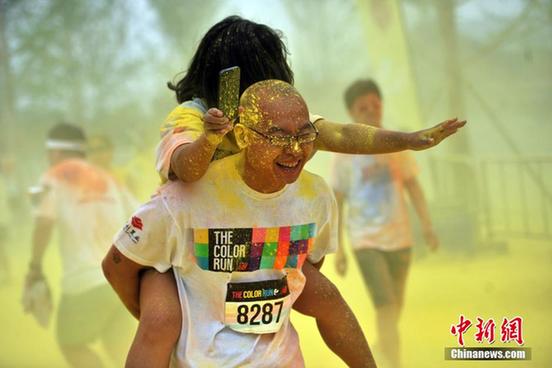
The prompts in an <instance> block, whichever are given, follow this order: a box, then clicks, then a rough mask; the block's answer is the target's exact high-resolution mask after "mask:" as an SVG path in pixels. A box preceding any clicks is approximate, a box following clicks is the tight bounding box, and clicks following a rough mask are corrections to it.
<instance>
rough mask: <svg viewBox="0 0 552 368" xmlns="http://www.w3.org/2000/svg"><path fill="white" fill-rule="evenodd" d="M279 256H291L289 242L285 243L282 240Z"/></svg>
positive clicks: (279, 244)
mask: <svg viewBox="0 0 552 368" xmlns="http://www.w3.org/2000/svg"><path fill="white" fill-rule="evenodd" d="M276 254H277V255H278V256H287V255H288V254H289V240H287V241H283V240H281V239H280V241H279V242H278V252H277V253H276Z"/></svg>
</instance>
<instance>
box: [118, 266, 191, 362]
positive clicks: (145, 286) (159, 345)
mask: <svg viewBox="0 0 552 368" xmlns="http://www.w3.org/2000/svg"><path fill="white" fill-rule="evenodd" d="M181 326H182V311H181V308H180V301H179V299H178V290H177V289H176V281H175V279H174V274H173V272H172V270H169V271H167V272H165V273H159V272H157V271H155V270H148V271H146V272H144V274H143V275H142V277H141V281H140V322H139V325H138V330H137V332H136V336H135V337H134V341H133V343H132V346H131V347H130V351H129V353H128V357H127V362H126V367H129V368H139V367H149V368H155V367H159V368H161V367H163V368H166V367H168V366H169V362H170V359H171V354H172V351H173V349H174V347H175V345H176V342H177V340H178V337H179V336H180V329H181Z"/></svg>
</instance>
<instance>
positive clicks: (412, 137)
mask: <svg viewBox="0 0 552 368" xmlns="http://www.w3.org/2000/svg"><path fill="white" fill-rule="evenodd" d="M465 124H466V121H465V120H463V121H460V120H458V119H457V118H454V119H450V120H446V121H444V122H442V123H440V124H437V125H436V126H434V127H433V128H429V129H423V130H419V131H417V132H412V133H405V132H397V131H392V130H387V129H382V128H376V127H373V126H370V125H365V124H353V123H350V124H341V123H334V122H331V121H328V120H325V119H322V120H318V121H317V122H316V127H317V128H318V130H319V131H320V135H319V138H318V140H317V142H316V148H317V149H320V150H323V151H330V152H340V153H354V154H379V153H391V152H398V151H404V150H407V149H411V150H415V151H419V150H424V149H428V148H431V147H433V146H436V145H437V144H439V143H440V142H441V141H442V140H443V139H445V138H446V137H448V136H449V135H451V134H454V133H456V131H457V130H458V129H460V128H462V127H463V126H464V125H465Z"/></svg>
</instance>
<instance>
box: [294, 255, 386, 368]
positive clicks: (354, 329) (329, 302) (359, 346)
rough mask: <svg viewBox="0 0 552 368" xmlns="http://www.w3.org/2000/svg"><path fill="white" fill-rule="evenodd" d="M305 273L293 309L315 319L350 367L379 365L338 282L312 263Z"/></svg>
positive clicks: (325, 336) (324, 335)
mask: <svg viewBox="0 0 552 368" xmlns="http://www.w3.org/2000/svg"><path fill="white" fill-rule="evenodd" d="M320 265H321V264H320V263H319V264H317V266H320ZM303 273H304V275H305V277H306V278H307V281H306V284H305V287H304V289H303V292H302V293H301V295H300V296H299V298H298V299H297V300H296V301H295V303H294V304H293V309H295V310H296V311H298V312H299V313H302V314H305V315H307V316H310V317H314V318H316V325H317V326H318V331H319V332H320V335H321V336H322V339H323V340H324V342H325V343H326V345H328V347H329V348H330V349H331V350H332V351H333V352H334V353H335V354H336V355H337V356H339V357H340V358H341V359H342V360H343V361H344V362H345V363H346V364H347V365H348V366H349V367H376V362H375V361H374V358H373V356H372V352H371V351H370V347H369V346H368V342H367V341H366V337H364V334H363V332H362V329H361V327H360V325H359V323H358V321H357V319H356V317H355V315H354V314H353V312H352V311H351V309H350V308H349V306H348V305H347V302H345V300H344V299H343V297H342V296H341V294H340V293H339V291H338V290H337V288H336V287H335V285H334V284H333V283H332V282H331V281H330V280H329V279H327V278H326V277H325V276H324V275H323V274H322V273H321V272H320V271H318V269H317V268H316V267H315V266H313V265H312V264H310V263H309V262H305V264H304V265H303Z"/></svg>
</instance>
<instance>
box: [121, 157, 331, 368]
mask: <svg viewBox="0 0 552 368" xmlns="http://www.w3.org/2000/svg"><path fill="white" fill-rule="evenodd" d="M242 156H243V154H238V155H233V156H230V157H227V158H224V159H221V160H218V161H216V162H214V163H212V164H211V166H210V167H209V169H208V170H207V173H206V174H205V175H204V176H203V177H202V178H201V179H200V180H199V181H197V182H195V183H189V184H185V183H182V182H180V181H175V182H169V183H167V184H165V185H163V186H162V187H161V188H160V191H159V194H158V195H157V196H155V197H153V198H152V200H151V201H150V202H148V203H146V204H145V205H143V206H142V207H140V208H139V209H138V211H137V212H136V213H135V214H134V216H133V217H132V218H131V220H130V221H129V223H128V224H127V225H126V226H125V227H124V229H123V230H122V231H121V232H119V234H118V235H117V236H116V238H115V242H114V244H115V246H116V247H117V248H118V249H119V250H120V251H121V252H122V253H123V254H124V255H125V256H127V257H128V258H130V259H131V260H133V261H135V262H137V263H140V264H143V265H148V266H152V267H155V268H156V269H157V270H158V271H160V272H164V271H166V270H167V269H169V268H170V267H171V266H172V267H173V269H174V272H175V276H176V280H177V285H178V291H179V297H180V302H181V305H182V310H183V323H182V326H183V329H182V331H181V336H180V340H179V342H178V345H177V349H176V352H175V355H174V356H173V366H178V367H235V366H240V367H295V366H299V367H301V366H303V365H304V363H303V358H302V354H301V351H300V348H299V341H298V336H297V332H296V331H295V329H294V328H293V326H292V325H291V323H290V322H289V311H290V309H291V305H292V304H293V302H294V301H295V300H296V299H297V297H298V295H299V294H300V293H301V291H302V290H303V287H304V285H305V277H304V275H303V273H302V271H301V268H300V267H301V265H302V263H303V262H304V261H305V260H306V259H308V260H309V261H311V262H312V263H316V262H319V261H320V260H321V259H322V258H323V257H324V256H325V255H326V254H328V253H330V252H334V251H335V250H336V248H337V231H336V230H337V226H336V225H337V211H336V203H335V199H334V196H333V193H332V191H331V190H330V188H329V187H328V185H327V184H326V183H325V182H324V181H323V180H322V178H320V177H318V176H316V175H314V174H311V173H309V172H306V171H303V172H302V173H301V175H300V177H299V178H298V180H297V181H296V182H295V183H293V184H290V185H287V186H286V187H285V188H284V189H282V190H280V191H278V192H276V193H271V194H262V193H259V192H256V191H254V190H252V189H251V188H249V187H248V186H247V185H246V184H245V182H244V181H243V180H242V179H241V177H240V175H239V173H238V171H237V169H236V165H237V163H238V161H239V160H240V159H241V158H242Z"/></svg>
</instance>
